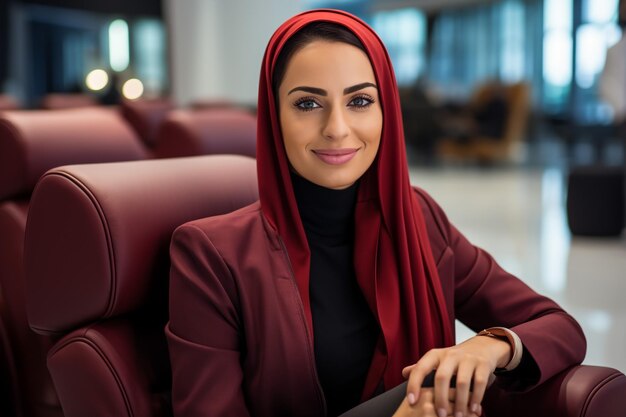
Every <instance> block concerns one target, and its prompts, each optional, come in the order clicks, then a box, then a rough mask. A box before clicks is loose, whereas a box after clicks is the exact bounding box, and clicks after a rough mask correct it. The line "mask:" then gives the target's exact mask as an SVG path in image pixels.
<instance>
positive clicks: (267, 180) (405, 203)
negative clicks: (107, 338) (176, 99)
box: [257, 10, 454, 398]
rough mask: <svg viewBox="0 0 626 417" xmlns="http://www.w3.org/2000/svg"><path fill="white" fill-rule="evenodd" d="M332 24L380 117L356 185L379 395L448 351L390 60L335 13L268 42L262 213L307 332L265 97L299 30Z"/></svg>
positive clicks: (306, 259)
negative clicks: (405, 372)
mask: <svg viewBox="0 0 626 417" xmlns="http://www.w3.org/2000/svg"><path fill="white" fill-rule="evenodd" d="M316 21H327V22H334V23H336V24H339V25H341V26H344V27H346V28H347V29H348V30H350V31H351V32H353V33H354V34H355V35H356V36H357V38H358V39H359V40H360V41H361V43H362V44H363V45H364V46H365V49H366V51H367V54H368V56H369V59H370V62H371V64H372V67H373V69H374V74H375V76H376V81H377V83H378V91H379V97H380V102H381V106H382V112H383V129H382V137H381V143H380V147H379V150H378V155H377V157H376V160H375V161H374V163H373V164H372V166H371V167H370V168H369V169H368V171H366V173H365V174H364V175H363V177H362V178H361V181H360V186H359V194H358V199H357V205H356V208H355V210H356V212H355V221H356V225H355V229H356V236H355V241H354V242H355V243H354V266H355V270H356V276H357V281H358V283H359V285H360V287H361V289H362V291H363V293H364V295H365V299H366V300H367V302H368V304H369V306H370V308H371V309H372V311H373V312H374V315H375V316H376V318H377V320H378V323H379V324H380V327H381V330H382V334H381V338H380V340H379V343H378V345H377V347H376V351H375V353H374V358H373V360H372V365H371V367H370V370H369V373H368V377H367V380H366V383H365V388H364V398H368V397H370V396H371V395H372V394H373V393H374V391H375V389H376V387H377V385H378V383H379V382H380V380H381V378H382V379H383V381H384V385H385V388H387V389H388V388H391V387H394V386H396V385H398V384H399V383H401V382H402V381H403V378H402V375H401V371H402V368H403V367H405V366H407V365H410V364H413V363H415V362H416V361H417V360H418V359H419V358H420V357H421V356H422V355H423V354H424V353H426V352H427V351H428V350H430V349H432V348H435V347H442V346H450V345H452V344H453V342H454V339H453V332H452V328H451V324H450V320H449V318H448V313H447V309H446V304H445V299H444V297H443V291H442V289H441V283H440V281H439V276H438V274H437V267H436V265H435V262H434V259H433V255H432V252H431V249H430V245H429V242H428V234H427V232H426V225H425V222H424V218H423V215H422V212H421V209H420V206H419V203H418V201H417V199H416V196H415V193H414V191H413V190H412V188H411V184H410V182H409V174H408V168H407V163H406V154H405V145H404V134H403V129H402V118H401V113H400V100H399V96H398V89H397V86H396V81H395V77H394V73H393V68H392V66H391V61H390V59H389V56H388V55H387V51H386V50H385V47H384V46H383V43H382V42H381V40H380V39H379V38H378V36H377V35H376V33H375V32H374V31H373V30H372V29H371V28H370V27H369V26H368V25H367V24H365V23H364V22H363V21H362V20H360V19H358V18H357V17H355V16H353V15H351V14H349V13H346V12H343V11H339V10H314V11H308V12H304V13H301V14H299V15H297V16H294V17H292V18H291V19H289V20H287V21H286V22H285V23H283V24H282V25H281V26H280V27H279V28H278V29H277V30H276V32H275V33H274V35H273V36H272V38H271V39H270V41H269V44H268V46H267V49H266V51H265V56H264V58H263V66H262V68H261V78H260V82H259V103H258V126H257V170H258V178H259V193H260V200H261V209H262V211H263V214H264V215H265V217H266V218H267V220H268V221H269V222H270V224H271V225H272V226H273V227H274V228H276V230H277V232H278V234H279V235H280V236H281V238H282V239H283V241H284V243H285V246H286V248H287V252H288V253H289V258H290V260H291V264H292V267H293V272H294V275H295V279H296V283H297V285H298V289H299V291H300V296H301V298H302V302H303V304H304V310H305V314H306V318H307V323H308V326H309V330H310V332H311V333H313V325H312V318H311V305H310V300H309V271H310V258H311V253H310V250H309V247H308V243H307V238H306V235H305V232H304V228H303V226H302V222H301V220H300V215H299V213H298V207H297V204H296V200H295V197H294V193H293V188H292V184H291V179H290V175H289V163H288V159H287V155H286V153H285V148H284V145H283V139H282V135H281V129H280V122H279V119H278V109H277V108H276V105H275V98H274V93H273V91H272V73H273V71H274V66H275V64H276V60H277V57H278V55H279V53H280V51H281V49H282V47H283V46H284V44H285V42H286V41H287V40H288V39H289V38H290V37H291V36H293V35H294V34H295V33H296V32H297V31H298V30H300V29H301V28H302V27H303V26H305V25H307V24H309V23H312V22H316Z"/></svg>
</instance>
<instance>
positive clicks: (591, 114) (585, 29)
mask: <svg viewBox="0 0 626 417" xmlns="http://www.w3.org/2000/svg"><path fill="white" fill-rule="evenodd" d="M617 9H618V0H593V1H592V0H582V19H581V20H582V22H581V25H580V26H579V27H578V28H577V29H576V88H577V89H578V95H577V100H576V103H575V109H574V112H575V113H574V115H575V116H576V117H577V118H578V119H579V120H581V121H583V122H586V123H603V122H606V121H608V119H609V118H610V117H609V116H610V114H609V113H607V111H606V104H604V103H602V102H601V101H600V100H599V97H598V93H597V87H598V81H599V77H600V74H601V73H602V69H603V68H604V61H605V59H606V51H607V50H608V48H610V47H611V46H613V45H614V44H615V43H616V42H617V41H619V39H620V37H621V29H620V28H619V26H618V25H617Z"/></svg>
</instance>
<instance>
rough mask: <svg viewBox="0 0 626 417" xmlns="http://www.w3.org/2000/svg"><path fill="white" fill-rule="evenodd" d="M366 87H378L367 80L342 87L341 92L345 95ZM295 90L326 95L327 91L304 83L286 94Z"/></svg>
mask: <svg viewBox="0 0 626 417" xmlns="http://www.w3.org/2000/svg"><path fill="white" fill-rule="evenodd" d="M366 87H374V88H378V87H377V86H376V84H374V83H369V82H368V83H360V84H356V85H353V86H351V87H346V88H344V89H343V94H344V95H346V94H350V93H354V92H355V91H359V90H362V89H364V88H366ZM296 91H304V92H307V93H311V94H317V95H319V96H327V95H328V93H327V92H326V90H324V89H321V88H317V87H308V86H305V85H303V86H300V87H296V88H293V89H291V90H289V92H288V93H287V95H289V94H291V93H294V92H296Z"/></svg>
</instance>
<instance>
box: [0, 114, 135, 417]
mask: <svg viewBox="0 0 626 417" xmlns="http://www.w3.org/2000/svg"><path fill="white" fill-rule="evenodd" d="M146 155H147V154H146V151H145V149H144V148H143V145H142V144H141V141H140V140H139V139H138V138H137V137H136V136H135V134H134V133H133V132H132V130H131V129H130V128H129V127H128V126H127V125H126V123H125V122H124V120H123V119H122V118H121V117H120V116H119V115H118V114H117V113H116V112H115V111H112V110H108V109H101V108H94V109H84V110H83V109H72V110H58V111H54V112H51V111H44V110H39V111H11V112H9V111H7V112H3V113H2V114H0V320H1V321H2V322H3V324H4V327H5V335H4V340H3V342H2V343H4V344H5V345H6V346H7V347H8V348H6V349H4V350H5V357H7V359H6V361H7V363H6V364H5V363H1V364H0V366H1V367H3V368H4V369H6V370H7V374H8V378H9V383H8V385H9V386H10V387H11V389H12V394H11V397H12V400H11V401H12V402H13V403H14V405H13V407H12V408H14V409H15V411H14V414H15V415H17V416H29V417H30V416H33V417H47V416H52V415H60V405H59V402H58V399H57V398H56V394H55V391H54V388H53V386H52V382H51V380H50V377H49V373H48V370H47V369H46V365H45V357H46V353H47V351H48V350H49V348H50V346H51V344H52V340H51V339H50V338H48V337H45V338H44V337H41V336H39V335H36V334H35V333H33V332H32V331H31V330H30V328H29V326H28V320H27V318H26V307H25V300H24V271H23V241H24V233H25V227H26V218H27V215H28V209H29V199H30V195H31V193H32V190H33V188H34V186H35V183H36V182H37V180H38V179H39V178H40V177H41V176H42V175H43V174H44V173H45V172H46V171H47V170H48V169H50V168H53V167H55V166H59V165H65V164H69V163H88V162H102V161H121V160H136V159H143V158H145V156H146ZM0 337H1V336H0ZM2 383H3V382H0V385H1V384H2ZM1 407H2V405H0V408H1ZM55 413H56V414H55Z"/></svg>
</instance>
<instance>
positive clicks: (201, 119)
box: [154, 107, 256, 158]
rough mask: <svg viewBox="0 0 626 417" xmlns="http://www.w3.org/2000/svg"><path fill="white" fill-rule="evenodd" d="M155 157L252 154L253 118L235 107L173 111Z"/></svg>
mask: <svg viewBox="0 0 626 417" xmlns="http://www.w3.org/2000/svg"><path fill="white" fill-rule="evenodd" d="M154 153H155V156H156V157H157V158H171V157H179V156H191V155H209V154H237V155H247V156H251V157H256V117H255V116H253V115H252V114H250V113H249V112H247V111H245V110H243V109H239V108H235V107H233V108H210V109H199V110H175V111H173V112H171V113H170V114H169V115H168V117H167V118H166V119H165V121H164V122H163V124H162V125H161V128H160V129H159V133H158V135H157V142H156V147H155V149H154Z"/></svg>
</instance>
